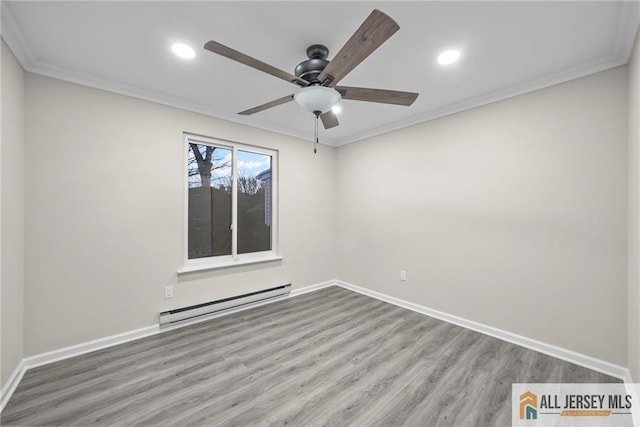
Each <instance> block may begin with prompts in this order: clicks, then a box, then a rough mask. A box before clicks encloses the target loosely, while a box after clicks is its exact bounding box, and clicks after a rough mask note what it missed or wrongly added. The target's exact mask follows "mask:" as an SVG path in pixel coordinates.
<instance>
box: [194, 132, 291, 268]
mask: <svg viewBox="0 0 640 427" xmlns="http://www.w3.org/2000/svg"><path fill="white" fill-rule="evenodd" d="M185 140H186V153H187V155H186V164H187V166H186V182H187V185H186V192H187V196H186V199H187V200H186V215H185V216H186V225H185V229H186V230H185V238H186V242H185V248H186V254H185V267H184V268H183V269H182V270H181V271H194V270H200V269H206V268H215V267H218V266H228V265H235V264H245V263H250V262H261V261H269V260H273V259H280V258H279V257H278V256H277V234H276V227H277V188H278V186H277V176H278V175H277V160H278V158H277V152H275V151H272V150H267V149H263V148H257V147H250V146H245V145H241V144H237V143H233V142H229V141H222V140H217V139H212V138H205V137H200V136H192V135H187V136H186V138H185Z"/></svg>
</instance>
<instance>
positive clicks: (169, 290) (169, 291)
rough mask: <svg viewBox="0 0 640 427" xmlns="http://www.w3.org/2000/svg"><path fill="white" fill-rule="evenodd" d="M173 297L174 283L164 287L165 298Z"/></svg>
mask: <svg viewBox="0 0 640 427" xmlns="http://www.w3.org/2000/svg"><path fill="white" fill-rule="evenodd" d="M169 298H173V285H169V286H165V287H164V299H169Z"/></svg>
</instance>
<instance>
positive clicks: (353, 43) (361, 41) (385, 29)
mask: <svg viewBox="0 0 640 427" xmlns="http://www.w3.org/2000/svg"><path fill="white" fill-rule="evenodd" d="M399 29H400V26H399V25H398V24H397V23H396V22H395V21H394V20H393V19H391V18H389V17H388V16H387V15H385V14H384V13H382V12H380V11H379V10H378V9H374V10H373V12H371V14H370V15H369V16H368V17H367V19H365V21H364V22H363V23H362V25H360V27H359V28H358V29H357V30H356V32H355V33H353V35H352V36H351V38H350V39H349V40H348V41H347V42H346V43H345V45H344V46H342V49H340V51H339V52H338V53H337V54H336V56H335V57H334V58H333V59H332V60H331V62H329V64H328V65H327V66H326V67H325V69H324V70H322V72H321V73H320V75H319V76H318V79H319V80H320V81H321V82H323V84H326V83H325V80H326V79H328V80H329V82H328V84H329V85H330V86H335V85H336V84H337V83H338V82H339V81H340V80H342V78H344V76H346V75H347V74H349V72H350V71H351V70H353V69H354V68H355V67H356V66H357V65H358V64H359V63H361V62H362V61H364V60H365V58H366V57H368V56H369V55H370V54H371V52H373V51H374V50H376V49H377V48H378V47H380V46H381V45H382V44H383V43H384V42H385V41H387V39H388V38H389V37H391V36H392V35H393V34H394V33H395V32H396V31H398V30H399Z"/></svg>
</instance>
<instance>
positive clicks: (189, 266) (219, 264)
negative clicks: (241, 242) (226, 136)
mask: <svg viewBox="0 0 640 427" xmlns="http://www.w3.org/2000/svg"><path fill="white" fill-rule="evenodd" d="M190 143H196V144H205V145H213V146H216V147H220V148H225V149H229V150H231V152H232V156H231V158H232V167H231V171H232V178H231V181H232V186H231V255H219V256H213V257H207V258H196V259H189V172H188V167H189V166H188V157H189V144H190ZM239 150H240V151H249V152H251V153H256V154H264V155H268V156H271V250H268V251H261V252H251V253H247V254H238V253H237V249H238V227H237V212H238V171H237V167H236V164H237V161H238V151H239ZM183 164H184V169H183V176H184V187H183V188H184V202H183V203H184V221H183V222H184V224H183V226H184V228H183V235H184V250H183V259H184V264H183V266H182V268H180V269H179V270H178V273H189V272H193V271H201V270H210V269H215V268H225V267H231V266H236V265H246V264H254V263H260V262H269V261H277V260H281V259H282V257H281V256H280V255H279V252H278V150H272V149H268V148H263V147H257V146H254V145H247V144H241V143H238V142H234V141H227V140H223V139H218V138H212V137H207V136H202V135H196V134H190V133H185V134H184V159H183Z"/></svg>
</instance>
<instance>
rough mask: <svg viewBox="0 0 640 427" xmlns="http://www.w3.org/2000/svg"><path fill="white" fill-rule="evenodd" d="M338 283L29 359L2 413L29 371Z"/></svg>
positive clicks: (5, 392) (11, 383) (5, 395)
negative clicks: (175, 324)
mask: <svg viewBox="0 0 640 427" xmlns="http://www.w3.org/2000/svg"><path fill="white" fill-rule="evenodd" d="M335 284H336V282H335V281H333V280H332V281H328V282H322V283H316V284H313V285H309V286H303V287H301V288H294V289H292V290H291V292H290V293H289V295H286V296H284V297H279V298H273V299H270V300H267V301H261V302H258V303H255V304H249V305H247V306H243V307H238V308H236V309H233V310H226V311H224V312H222V313H214V314H212V315H211V316H203V317H202V318H199V319H196V320H193V321H191V322H184V323H182V324H180V325H177V326H170V327H166V328H162V329H160V327H159V326H158V325H152V326H147V327H144V328H140V329H135V330H133V331H128V332H123V333H121V334H116V335H111V336H108V337H104V338H99V339H97V340H93V341H87V342H84V343H80V344H76V345H72V346H69V347H64V348H60V349H57V350H53V351H48V352H46V353H40V354H36V355H34V356H29V357H26V358H24V359H22V360H21V361H20V364H19V365H18V366H17V367H16V369H15V371H14V372H13V374H12V375H11V377H10V378H9V380H8V381H7V383H6V384H5V386H4V387H3V388H2V395H1V396H0V399H1V406H0V413H2V410H3V409H4V407H5V405H6V404H7V402H8V401H9V399H10V398H11V396H12V395H13V392H14V391H15V390H16V387H18V384H19V383H20V380H21V379H22V377H23V375H24V373H25V371H26V370H27V369H31V368H35V367H38V366H43V365H47V364H49V363H53V362H58V361H60V360H64V359H69V358H71V357H76V356H81V355H83V354H87V353H91V352H92V351H96V350H102V349H104V348H107V347H112V346H114V345H118V344H124V343H126V342H129V341H133V340H137V339H140V338H144V337H148V336H151V335H155V334H158V333H162V332H166V331H169V330H174V329H177V328H182V327H185V326H189V325H193V324H195V323H200V322H204V321H207V320H210V319H213V318H216V317H221V316H227V315H229V314H232V313H237V312H239V311H243V310H248V309H250V308H254V307H258V306H260V305H265V304H271V303H273V302H276V301H282V300H284V299H287V298H291V297H295V296H298V295H303V294H306V293H309V292H313V291H317V290H319V289H323V288H326V287H329V286H335Z"/></svg>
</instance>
